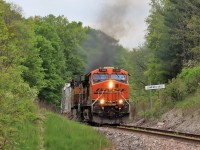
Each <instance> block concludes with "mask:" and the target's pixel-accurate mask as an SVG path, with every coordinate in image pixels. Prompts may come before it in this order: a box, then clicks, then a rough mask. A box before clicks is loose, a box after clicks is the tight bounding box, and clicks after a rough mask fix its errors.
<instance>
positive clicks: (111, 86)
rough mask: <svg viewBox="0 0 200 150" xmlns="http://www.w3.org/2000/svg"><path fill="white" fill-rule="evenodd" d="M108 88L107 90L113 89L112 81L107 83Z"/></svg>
mask: <svg viewBox="0 0 200 150" xmlns="http://www.w3.org/2000/svg"><path fill="white" fill-rule="evenodd" d="M108 87H109V89H112V88H113V82H112V81H110V82H109V84H108Z"/></svg>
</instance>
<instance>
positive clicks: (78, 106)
mask: <svg viewBox="0 0 200 150" xmlns="http://www.w3.org/2000/svg"><path fill="white" fill-rule="evenodd" d="M66 88H68V89H69V88H70V92H68V94H69V93H70V96H68V97H67V98H66V94H65V93H66V91H65V92H64V97H65V98H64V99H67V100H68V102H69V103H70V104H69V105H70V108H71V112H73V113H74V114H75V115H76V116H77V117H78V118H80V119H81V120H82V121H88V122H94V123H99V124H105V123H108V124H120V123H122V122H125V121H126V120H127V119H128V118H129V113H130V104H129V83H128V72H127V71H125V70H123V69H119V68H114V67H104V68H99V69H95V70H93V71H91V72H89V73H88V74H86V75H85V76H84V79H81V78H80V79H79V80H78V81H77V80H72V82H71V83H70V84H68V85H67V87H66ZM66 88H65V89H64V90H66ZM68 91H69V90H68ZM62 103H64V101H62ZM62 105H64V104H62Z"/></svg>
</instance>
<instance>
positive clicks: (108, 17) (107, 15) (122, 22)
mask: <svg viewBox="0 0 200 150" xmlns="http://www.w3.org/2000/svg"><path fill="white" fill-rule="evenodd" d="M135 4H137V1H135V0H123V1H122V0H109V1H107V3H105V4H104V6H103V9H102V11H101V12H100V14H99V17H98V19H97V22H98V26H99V29H100V30H102V31H104V32H105V33H107V34H108V35H110V36H112V37H114V38H116V39H119V38H121V37H124V36H126V35H127V34H128V32H130V31H131V30H133V29H134V27H133V23H132V20H133V18H132V19H130V18H131V17H130V16H129V15H130V12H131V9H134V6H135Z"/></svg>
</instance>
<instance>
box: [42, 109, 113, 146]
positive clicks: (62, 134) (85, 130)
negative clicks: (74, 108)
mask: <svg viewBox="0 0 200 150" xmlns="http://www.w3.org/2000/svg"><path fill="white" fill-rule="evenodd" d="M44 126H45V131H44V147H45V149H46V150H59V149H60V150H61V149H62V150H98V149H103V148H105V147H109V146H110V144H109V142H108V140H107V139H106V137H105V136H103V135H102V134H100V133H98V132H96V131H95V130H94V129H93V128H92V127H89V126H86V125H83V124H80V123H78V122H74V121H69V120H67V119H66V118H64V117H62V116H60V115H57V114H53V113H50V112H47V113H46V121H45V122H44Z"/></svg>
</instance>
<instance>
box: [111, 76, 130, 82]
mask: <svg viewBox="0 0 200 150" xmlns="http://www.w3.org/2000/svg"><path fill="white" fill-rule="evenodd" d="M111 79H113V80H117V81H121V82H126V75H124V74H111Z"/></svg>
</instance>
